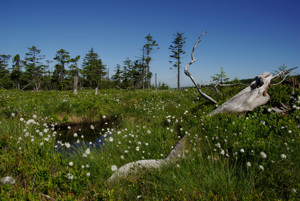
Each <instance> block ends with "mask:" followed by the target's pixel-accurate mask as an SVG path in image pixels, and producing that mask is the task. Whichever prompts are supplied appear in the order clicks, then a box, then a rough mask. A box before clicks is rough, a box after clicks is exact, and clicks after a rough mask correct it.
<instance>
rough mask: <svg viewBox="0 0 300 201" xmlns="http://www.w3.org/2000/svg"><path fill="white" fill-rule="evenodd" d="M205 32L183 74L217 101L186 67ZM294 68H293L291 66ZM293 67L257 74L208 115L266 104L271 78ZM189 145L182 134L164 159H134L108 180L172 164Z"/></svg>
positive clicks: (243, 109) (234, 111)
mask: <svg viewBox="0 0 300 201" xmlns="http://www.w3.org/2000/svg"><path fill="white" fill-rule="evenodd" d="M205 33H207V31H206V32H204V33H203V34H201V35H200V37H199V38H198V40H197V42H196V44H195V45H194V48H193V51H192V55H191V57H192V61H191V62H190V63H189V64H188V65H187V66H186V67H185V74H186V75H187V76H189V77H190V78H191V80H192V82H193V83H194V84H195V86H196V87H197V89H198V92H199V93H200V95H202V96H203V97H205V98H207V99H209V100H211V101H212V102H214V103H217V102H216V101H215V100H214V99H213V98H211V97H209V96H208V95H206V94H205V93H203V92H202V91H201V89H200V88H201V87H199V86H198V84H197V83H196V82H195V80H194V78H193V77H192V76H191V74H190V73H189V72H188V70H187V68H188V67H189V66H190V65H191V64H192V63H194V62H195V59H194V56H193V55H194V51H195V48H196V46H197V44H198V43H199V42H200V38H201V37H202V36H203V35H204V34H205ZM293 69H294V68H293ZM293 69H289V70H287V71H282V72H280V73H279V74H277V75H275V76H272V75H270V73H269V72H265V73H262V74H261V75H258V76H257V77H256V78H255V80H254V81H253V82H252V83H251V84H250V86H248V87H246V88H245V89H243V90H242V91H241V92H239V93H238V94H237V95H235V96H233V97H232V98H231V99H229V100H228V101H226V102H225V103H224V104H222V105H221V106H219V107H218V108H217V109H215V110H214V111H212V112H211V113H210V114H209V115H210V116H211V115H215V114H218V113H237V114H244V113H246V112H248V111H252V110H253V109H255V108H257V107H259V106H261V105H264V104H266V103H267V102H268V101H269V99H270V96H269V95H268V93H267V89H268V87H269V85H270V83H271V80H272V79H274V78H275V77H277V76H279V75H283V74H287V73H288V72H290V71H291V70H293ZM188 146H189V144H188V138H187V136H184V137H183V138H182V139H181V140H180V141H179V142H178V143H177V144H176V145H175V146H174V148H173V149H172V150H171V152H170V153H169V154H168V156H167V157H166V158H164V159H150V160H139V161H134V162H131V163H128V164H125V165H123V166H122V167H120V168H119V169H118V170H117V171H116V172H115V173H114V174H112V175H111V177H110V178H109V179H108V181H109V182H113V181H115V180H117V179H121V178H127V177H128V176H133V175H137V174H140V173H142V172H147V171H150V170H152V169H160V168H161V167H162V166H164V165H169V164H174V163H176V162H177V161H178V160H179V159H180V158H181V157H183V156H184V153H185V150H186V149H187V147H188Z"/></svg>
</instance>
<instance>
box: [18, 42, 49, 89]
mask: <svg viewBox="0 0 300 201" xmlns="http://www.w3.org/2000/svg"><path fill="white" fill-rule="evenodd" d="M28 50H29V52H28V53H26V54H25V55H26V57H25V60H24V61H23V64H24V66H25V69H26V72H25V77H26V79H27V81H28V83H29V84H33V85H34V86H33V87H34V89H35V90H36V91H38V90H39V88H40V86H41V79H42V76H43V68H44V66H43V64H42V63H41V60H43V59H44V57H45V56H44V55H41V54H40V53H41V50H39V49H37V48H36V47H35V46H32V47H30V48H28Z"/></svg>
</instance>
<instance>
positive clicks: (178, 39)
mask: <svg viewBox="0 0 300 201" xmlns="http://www.w3.org/2000/svg"><path fill="white" fill-rule="evenodd" d="M183 35H184V33H178V32H177V33H176V34H175V35H174V37H175V39H174V41H173V42H172V44H173V45H170V47H169V49H170V50H171V51H172V54H171V55H170V57H171V58H172V59H174V60H175V61H169V62H170V63H171V64H173V67H174V68H177V89H178V91H179V90H180V64H181V60H180V59H181V57H182V55H184V54H185V51H183V45H184V44H185V39H186V38H185V37H184V36H183ZM171 69H172V68H171Z"/></svg>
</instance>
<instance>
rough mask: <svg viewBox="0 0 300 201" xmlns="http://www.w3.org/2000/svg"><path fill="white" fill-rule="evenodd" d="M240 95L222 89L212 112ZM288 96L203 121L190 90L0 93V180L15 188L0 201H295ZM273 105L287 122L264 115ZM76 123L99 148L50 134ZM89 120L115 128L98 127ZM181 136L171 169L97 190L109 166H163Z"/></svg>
mask: <svg viewBox="0 0 300 201" xmlns="http://www.w3.org/2000/svg"><path fill="white" fill-rule="evenodd" d="M242 88H243V87H242V86H236V87H230V88H221V89H220V90H221V92H222V93H223V94H224V95H223V96H220V97H221V98H222V99H221V101H220V103H221V102H224V101H226V100H227V99H228V98H230V97H231V96H233V95H234V94H235V93H236V92H237V91H240V90H241V89H242ZM203 90H206V91H207V92H208V93H210V92H211V90H210V88H203ZM279 90H280V92H279ZM282 91H283V92H282ZM276 92H278V95H276ZM289 92H290V88H289V86H274V88H273V87H270V89H269V93H270V94H271V100H272V98H275V100H276V101H274V102H272V101H270V102H269V103H268V105H267V106H266V107H261V108H257V109H256V110H255V111H253V112H250V113H248V114H247V115H246V117H239V116H236V115H229V114H219V115H214V116H211V117H210V116H207V114H208V113H210V112H211V111H212V110H213V109H214V108H215V105H212V104H210V103H208V102H207V100H206V99H204V98H202V97H199V94H198V92H197V90H196V89H194V88H187V89H184V90H181V91H176V90H126V91H125V90H99V94H98V95H95V93H94V91H91V90H82V91H80V92H79V93H78V95H76V96H75V95H74V94H72V92H71V91H64V92H57V91H52V92H46V91H42V92H30V91H21V92H19V91H17V90H15V91H13V90H1V91H0V100H1V101H0V133H1V134H0V148H1V155H0V161H1V162H0V178H2V177H4V176H12V177H13V178H15V179H16V183H15V185H12V186H8V185H2V186H0V197H1V199H4V200H26V199H28V200H41V199H43V198H42V197H41V193H42V194H45V195H49V196H50V197H52V198H54V199H57V200H79V199H82V200H135V199H138V198H140V199H143V200H150V199H158V200H185V199H186V200H297V199H299V196H298V192H299V179H300V178H299V174H298V170H299V169H300V167H299V162H298V161H299V159H300V158H299V154H298V153H299V151H300V150H299V129H298V125H299V124H300V118H299V117H300V112H299V111H300V110H299V105H300V104H299V103H300V101H299V100H298V99H297V100H294V99H292V98H286V96H287V95H289ZM298 94H299V90H298V89H296V96H297V95H298ZM174 97H175V98H174ZM280 102H282V103H284V104H286V103H291V104H293V107H292V108H293V109H292V110H291V111H289V113H288V114H276V113H272V112H269V111H268V108H269V107H273V106H274V105H277V104H279V103H280ZM76 118H77V119H80V120H81V121H84V122H85V123H86V124H87V125H88V127H89V130H90V131H91V132H90V133H91V134H90V135H95V134H98V133H99V132H100V133H101V135H102V138H100V139H101V140H102V141H101V142H102V143H105V145H102V147H101V148H99V147H97V146H98V145H99V144H97V143H98V142H99V141H98V142H97V143H96V142H94V141H91V144H90V139H91V138H89V136H88V134H86V133H85V132H84V131H83V130H77V131H71V130H68V132H66V133H63V132H60V131H56V130H55V129H54V125H55V123H57V124H62V123H64V124H66V125H67V124H69V123H70V122H72V123H74V121H75V120H76ZM95 120H98V121H102V122H104V123H105V122H113V123H115V124H111V125H114V127H111V126H109V127H103V128H97V125H96V124H94V123H93V121H95ZM91 125H93V126H91ZM80 126H81V125H80ZM72 127H73V125H72ZM74 127H75V125H74ZM52 128H53V130H52ZM97 129H98V130H97ZM75 133H76V135H75ZM60 135H66V136H60ZM68 135H70V136H68ZM184 135H187V137H188V139H189V142H190V143H189V147H188V148H187V150H186V151H185V154H184V155H185V156H186V157H183V158H182V159H180V160H179V161H178V163H176V164H175V165H170V166H164V167H163V168H162V169H160V170H153V171H149V172H144V173H142V174H140V175H137V176H134V177H128V178H126V179H122V180H118V181H116V182H115V183H107V182H106V181H107V179H108V178H109V177H110V176H111V174H113V169H112V166H113V165H116V166H117V168H119V167H121V166H122V165H124V164H126V163H129V162H132V161H136V160H143V159H161V158H164V157H166V156H167V154H168V153H169V152H170V150H171V149H172V147H173V146H174V145H175V144H176V142H178V141H179V140H180V138H181V137H183V136H184ZM81 136H83V137H81ZM62 139H75V142H76V143H75V142H74V144H72V143H71V142H69V143H68V142H66V141H62ZM77 140H79V142H78V143H77Z"/></svg>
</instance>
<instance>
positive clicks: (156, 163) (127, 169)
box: [108, 136, 188, 182]
mask: <svg viewBox="0 0 300 201" xmlns="http://www.w3.org/2000/svg"><path fill="white" fill-rule="evenodd" d="M187 146H188V141H187V137H186V136H184V137H183V138H182V139H181V140H180V141H179V142H178V143H177V144H176V145H175V146H174V148H173V149H172V151H171V152H170V153H169V154H168V156H167V157H166V158H164V159H149V160H139V161H134V162H131V163H127V164H125V165H123V166H122V167H120V168H119V169H118V170H117V171H116V172H115V173H114V174H113V175H111V177H110V178H109V179H108V181H109V182H111V181H114V180H116V179H121V178H126V177H128V176H129V175H136V174H138V173H141V172H145V171H149V170H151V169H159V168H161V167H162V166H163V165H168V164H172V163H176V162H177V161H178V160H179V159H180V158H181V157H184V151H185V150H186V149H187Z"/></svg>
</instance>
